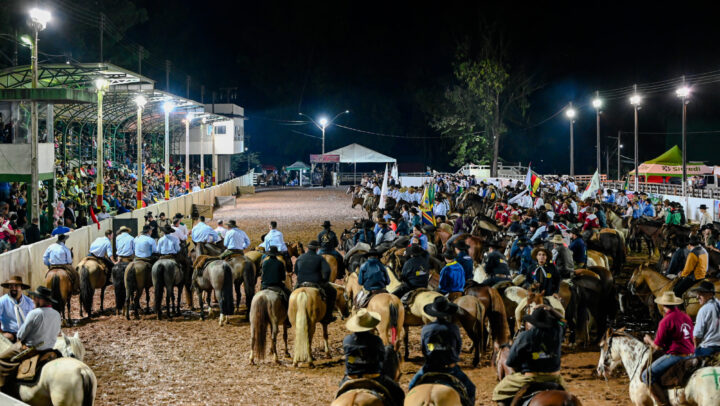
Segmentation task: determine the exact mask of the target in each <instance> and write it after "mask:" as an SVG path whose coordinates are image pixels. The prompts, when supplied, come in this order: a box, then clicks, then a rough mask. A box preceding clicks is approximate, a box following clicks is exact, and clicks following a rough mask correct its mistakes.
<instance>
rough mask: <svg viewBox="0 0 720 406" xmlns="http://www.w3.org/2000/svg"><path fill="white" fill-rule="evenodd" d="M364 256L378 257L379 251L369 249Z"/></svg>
mask: <svg viewBox="0 0 720 406" xmlns="http://www.w3.org/2000/svg"><path fill="white" fill-rule="evenodd" d="M364 255H365V256H366V257H379V256H380V251H378V250H376V249H375V248H370V251H368V252H366V253H365V254H364Z"/></svg>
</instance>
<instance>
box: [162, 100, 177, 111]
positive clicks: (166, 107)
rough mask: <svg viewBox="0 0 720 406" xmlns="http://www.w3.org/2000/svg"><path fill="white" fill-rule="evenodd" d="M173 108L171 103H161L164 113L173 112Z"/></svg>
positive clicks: (173, 105)
mask: <svg viewBox="0 0 720 406" xmlns="http://www.w3.org/2000/svg"><path fill="white" fill-rule="evenodd" d="M174 108H175V104H174V103H173V102H170V101H166V102H165V103H163V110H165V112H166V113H169V112H171V111H173V109H174Z"/></svg>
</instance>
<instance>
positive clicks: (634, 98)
mask: <svg viewBox="0 0 720 406" xmlns="http://www.w3.org/2000/svg"><path fill="white" fill-rule="evenodd" d="M633 90H634V91H635V92H634V94H633V95H632V96H631V97H630V104H632V105H633V107H634V109H635V158H634V162H635V192H637V191H638V189H639V178H640V176H639V175H640V174H639V173H638V157H639V154H638V110H639V109H640V102H641V101H642V98H641V97H640V95H639V94H637V85H633Z"/></svg>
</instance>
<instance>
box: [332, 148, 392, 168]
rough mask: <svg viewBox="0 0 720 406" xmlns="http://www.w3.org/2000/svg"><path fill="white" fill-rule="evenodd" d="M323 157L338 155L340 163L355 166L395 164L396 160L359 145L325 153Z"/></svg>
mask: <svg viewBox="0 0 720 406" xmlns="http://www.w3.org/2000/svg"><path fill="white" fill-rule="evenodd" d="M325 155H340V163H342V164H356V163H358V162H359V163H381V164H382V163H386V162H397V159H395V158H390V157H389V156H387V155H383V154H381V153H379V152H377V151H373V150H372V149H370V148H368V147H364V146H362V145H360V144H350V145H348V146H345V147H342V148H340V149H336V150H334V151H330V152H326V153H325Z"/></svg>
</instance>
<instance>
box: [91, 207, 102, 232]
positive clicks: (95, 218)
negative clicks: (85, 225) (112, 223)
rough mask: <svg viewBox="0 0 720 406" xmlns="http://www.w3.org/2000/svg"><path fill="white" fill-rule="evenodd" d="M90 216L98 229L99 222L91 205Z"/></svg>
mask: <svg viewBox="0 0 720 406" xmlns="http://www.w3.org/2000/svg"><path fill="white" fill-rule="evenodd" d="M90 218H91V219H92V221H93V223H95V224H97V226H98V230H99V229H100V222H99V221H98V219H97V217H95V212H94V211H93V208H92V205H91V206H90Z"/></svg>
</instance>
